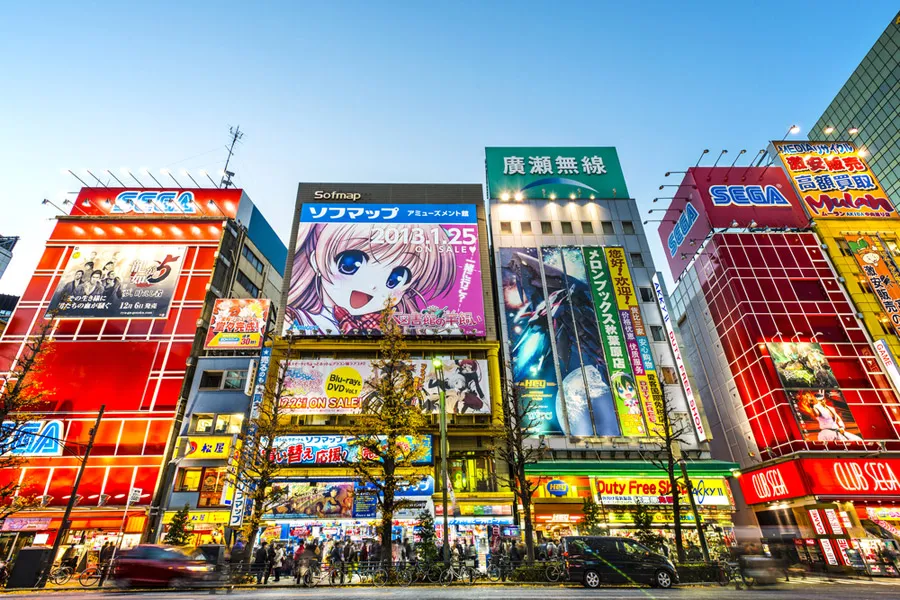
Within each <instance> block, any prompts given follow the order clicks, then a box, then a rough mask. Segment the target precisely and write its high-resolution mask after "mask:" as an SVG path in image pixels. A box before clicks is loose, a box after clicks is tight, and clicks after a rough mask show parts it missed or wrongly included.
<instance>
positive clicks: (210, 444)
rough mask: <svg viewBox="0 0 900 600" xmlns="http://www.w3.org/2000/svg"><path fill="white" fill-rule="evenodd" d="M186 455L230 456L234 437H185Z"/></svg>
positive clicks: (206, 456)
mask: <svg viewBox="0 0 900 600" xmlns="http://www.w3.org/2000/svg"><path fill="white" fill-rule="evenodd" d="M184 440H185V449H184V457H185V458H189V459H192V460H193V459H207V458H229V457H230V456H231V447H232V445H233V444H234V437H233V436H230V435H203V436H201V435H197V436H189V437H186V438H184Z"/></svg>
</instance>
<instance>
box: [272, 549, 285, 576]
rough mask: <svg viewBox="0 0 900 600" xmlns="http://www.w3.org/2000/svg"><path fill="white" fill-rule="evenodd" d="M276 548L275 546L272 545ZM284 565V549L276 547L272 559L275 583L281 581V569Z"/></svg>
mask: <svg viewBox="0 0 900 600" xmlns="http://www.w3.org/2000/svg"><path fill="white" fill-rule="evenodd" d="M272 545H273V546H274V544H272ZM283 565H284V548H282V547H281V546H275V552H274V556H273V558H272V572H273V573H274V574H275V583H278V582H279V581H281V567H282V566H283Z"/></svg>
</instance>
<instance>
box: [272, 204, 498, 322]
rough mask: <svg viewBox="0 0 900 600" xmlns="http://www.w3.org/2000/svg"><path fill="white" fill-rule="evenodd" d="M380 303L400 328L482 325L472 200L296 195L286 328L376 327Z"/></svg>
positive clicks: (476, 236)
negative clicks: (361, 200)
mask: <svg viewBox="0 0 900 600" xmlns="http://www.w3.org/2000/svg"><path fill="white" fill-rule="evenodd" d="M387 304H390V305H391V306H393V307H394V308H395V310H396V313H395V318H396V319H397V322H398V323H399V324H400V325H401V326H402V327H403V330H404V333H406V334H408V335H451V336H452V335H459V336H462V335H476V336H483V335H485V328H484V305H483V293H482V286H481V257H480V253H479V246H478V224H477V219H476V213H475V206H474V205H465V204H457V205H433V204H396V205H387V204H339V203H328V204H304V205H303V208H302V211H301V216H300V224H299V228H298V233H297V242H296V247H295V252H294V259H293V268H292V272H291V280H290V290H289V292H288V305H287V309H286V324H285V328H286V332H289V333H293V334H305V335H325V336H343V335H373V334H374V335H378V334H379V333H380V326H379V320H380V316H381V315H380V313H381V311H382V309H384V307H385V305H387Z"/></svg>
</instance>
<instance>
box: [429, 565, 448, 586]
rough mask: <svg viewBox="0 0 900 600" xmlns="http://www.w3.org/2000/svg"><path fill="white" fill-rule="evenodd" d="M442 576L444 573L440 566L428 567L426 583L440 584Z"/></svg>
mask: <svg viewBox="0 0 900 600" xmlns="http://www.w3.org/2000/svg"><path fill="white" fill-rule="evenodd" d="M443 574H444V571H443V569H441V567H440V565H431V566H430V567H428V571H427V572H426V574H425V577H426V579H428V583H440V582H441V575H443Z"/></svg>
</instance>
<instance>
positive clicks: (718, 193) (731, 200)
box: [709, 185, 791, 206]
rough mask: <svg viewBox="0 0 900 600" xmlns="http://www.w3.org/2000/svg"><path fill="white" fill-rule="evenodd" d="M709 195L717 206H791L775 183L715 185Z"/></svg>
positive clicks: (710, 189)
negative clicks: (765, 184)
mask: <svg viewBox="0 0 900 600" xmlns="http://www.w3.org/2000/svg"><path fill="white" fill-rule="evenodd" d="M709 195H710V196H711V197H712V201H713V204H714V205H716V206H729V205H732V204H734V205H736V206H790V205H791V203H790V202H788V200H787V198H785V197H784V194H782V193H781V192H779V191H778V188H777V187H775V186H774V185H767V186H765V187H763V186H761V185H714V186H711V187H710V188H709Z"/></svg>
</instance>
